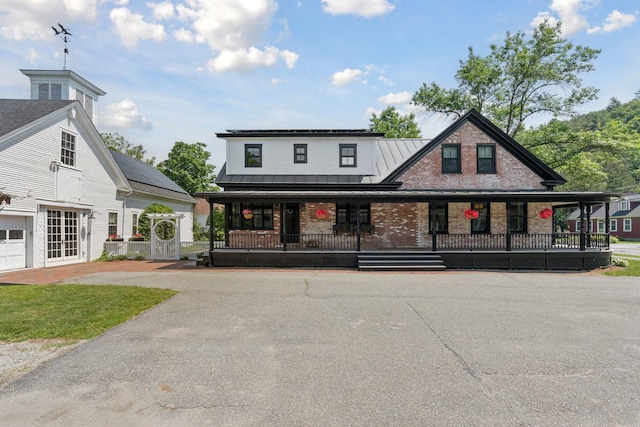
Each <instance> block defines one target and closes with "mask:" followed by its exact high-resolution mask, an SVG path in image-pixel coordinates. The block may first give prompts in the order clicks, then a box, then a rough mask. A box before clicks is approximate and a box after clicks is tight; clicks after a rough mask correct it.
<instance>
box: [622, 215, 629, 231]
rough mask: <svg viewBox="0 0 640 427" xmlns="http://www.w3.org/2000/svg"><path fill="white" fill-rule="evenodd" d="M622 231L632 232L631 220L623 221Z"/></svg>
mask: <svg viewBox="0 0 640 427" xmlns="http://www.w3.org/2000/svg"><path fill="white" fill-rule="evenodd" d="M622 231H631V218H625V219H624V220H623V222H622Z"/></svg>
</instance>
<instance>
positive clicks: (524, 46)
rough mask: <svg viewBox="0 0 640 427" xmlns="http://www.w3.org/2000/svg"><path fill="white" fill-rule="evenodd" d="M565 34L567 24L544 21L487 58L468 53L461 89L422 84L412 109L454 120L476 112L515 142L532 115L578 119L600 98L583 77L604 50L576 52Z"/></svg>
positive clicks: (508, 37) (579, 48)
mask: <svg viewBox="0 0 640 427" xmlns="http://www.w3.org/2000/svg"><path fill="white" fill-rule="evenodd" d="M561 34H562V23H560V22H559V23H558V24H557V25H555V26H551V25H550V24H549V22H548V21H545V22H543V23H541V24H540V25H539V26H538V27H537V28H535V29H534V30H533V33H532V34H531V35H530V36H528V35H527V33H525V32H522V31H519V32H517V33H515V34H511V33H509V32H507V35H506V37H505V39H504V42H503V44H502V45H501V46H498V45H495V44H492V45H491V46H490V53H489V54H488V55H487V56H484V57H483V56H480V55H477V54H476V53H474V50H473V47H469V54H468V57H467V59H466V61H460V68H459V69H458V71H457V73H456V75H455V79H456V81H457V82H458V87H457V88H454V89H444V88H442V87H440V86H438V85H437V84H436V83H435V82H434V83H431V84H430V85H428V86H427V85H426V84H423V85H422V87H421V88H420V89H419V90H418V91H417V92H416V93H415V94H414V95H413V103H414V104H415V105H418V106H421V107H423V108H424V109H425V111H427V112H431V113H441V114H444V115H446V116H449V117H453V118H459V117H460V116H462V115H463V114H464V113H466V112H467V111H468V110H470V109H472V108H475V109H476V110H478V111H479V112H480V113H482V114H483V115H484V116H486V117H487V118H489V119H490V120H491V121H493V122H494V123H495V124H496V125H497V126H499V127H500V128H501V129H502V130H503V131H505V132H506V133H507V134H509V135H510V136H512V137H513V136H515V135H516V134H517V133H518V132H520V131H521V130H523V129H524V122H525V121H526V120H527V119H528V118H530V117H531V116H533V115H536V114H540V113H545V114H551V115H552V116H554V117H558V116H570V115H573V114H574V112H575V107H577V106H579V105H582V104H584V103H586V102H588V101H591V100H593V99H595V98H596V95H597V92H598V91H597V89H595V88H593V87H590V86H588V87H582V79H581V78H580V75H581V74H583V73H587V72H590V71H592V70H593V65H592V61H593V60H594V59H595V58H596V57H597V56H598V54H599V53H600V50H597V49H591V48H588V47H583V46H574V45H573V44H572V43H570V42H569V41H567V40H566V39H563V38H562V37H561Z"/></svg>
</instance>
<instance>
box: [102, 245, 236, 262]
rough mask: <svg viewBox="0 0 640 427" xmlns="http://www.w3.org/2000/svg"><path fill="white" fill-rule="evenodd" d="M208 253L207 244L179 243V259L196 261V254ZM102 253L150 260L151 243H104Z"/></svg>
mask: <svg viewBox="0 0 640 427" xmlns="http://www.w3.org/2000/svg"><path fill="white" fill-rule="evenodd" d="M216 243H218V242H216ZM222 243H224V242H222ZM216 246H217V245H216ZM208 251H209V242H181V243H180V259H196V258H197V257H198V254H205V253H207V252H208ZM104 252H105V254H106V255H107V256H110V257H118V256H126V257H127V259H140V258H142V259H151V242H104Z"/></svg>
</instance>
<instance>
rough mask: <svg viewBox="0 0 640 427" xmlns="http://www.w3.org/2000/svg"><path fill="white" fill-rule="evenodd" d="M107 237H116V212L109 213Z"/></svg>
mask: <svg viewBox="0 0 640 427" xmlns="http://www.w3.org/2000/svg"><path fill="white" fill-rule="evenodd" d="M108 232H109V236H117V235H118V213H117V212H109V229H108Z"/></svg>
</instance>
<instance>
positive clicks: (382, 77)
mask: <svg viewBox="0 0 640 427" xmlns="http://www.w3.org/2000/svg"><path fill="white" fill-rule="evenodd" d="M378 80H379V81H381V82H382V83H383V84H384V85H385V86H395V83H393V82H392V81H391V80H390V79H388V78H386V77H385V76H379V77H378Z"/></svg>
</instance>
